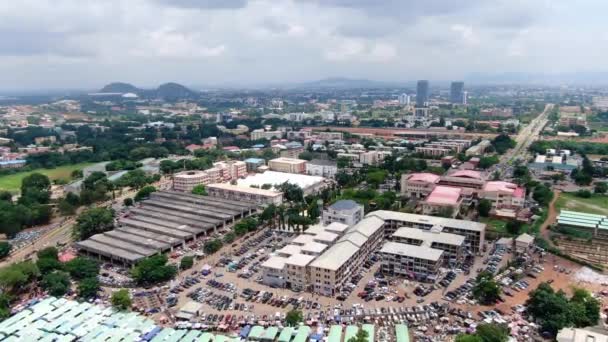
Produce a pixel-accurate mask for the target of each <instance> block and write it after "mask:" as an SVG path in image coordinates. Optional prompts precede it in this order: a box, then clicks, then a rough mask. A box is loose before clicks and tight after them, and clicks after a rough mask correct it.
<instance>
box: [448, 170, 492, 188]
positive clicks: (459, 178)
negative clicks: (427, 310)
mask: <svg viewBox="0 0 608 342" xmlns="http://www.w3.org/2000/svg"><path fill="white" fill-rule="evenodd" d="M485 182H486V181H485V180H484V177H483V175H482V174H481V172H479V171H474V170H458V171H456V172H452V173H449V174H448V175H446V176H441V177H440V178H439V182H438V183H437V184H439V185H445V186H454V187H461V188H473V189H481V188H483V186H484V184H485Z"/></svg>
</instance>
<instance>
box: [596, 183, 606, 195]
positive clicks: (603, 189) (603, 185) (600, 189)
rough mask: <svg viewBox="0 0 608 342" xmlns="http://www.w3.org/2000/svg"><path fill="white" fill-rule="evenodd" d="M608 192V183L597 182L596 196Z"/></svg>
mask: <svg viewBox="0 0 608 342" xmlns="http://www.w3.org/2000/svg"><path fill="white" fill-rule="evenodd" d="M606 191H608V183H606V182H597V183H595V189H594V192H595V193H596V194H605V193H606Z"/></svg>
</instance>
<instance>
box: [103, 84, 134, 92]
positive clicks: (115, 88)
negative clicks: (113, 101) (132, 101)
mask: <svg viewBox="0 0 608 342" xmlns="http://www.w3.org/2000/svg"><path fill="white" fill-rule="evenodd" d="M99 92H101V93H136V94H137V93H139V92H140V89H138V88H137V87H136V86H134V85H132V84H129V83H123V82H113V83H110V84H108V85H106V86H105V87H103V88H101V90H100V91H99Z"/></svg>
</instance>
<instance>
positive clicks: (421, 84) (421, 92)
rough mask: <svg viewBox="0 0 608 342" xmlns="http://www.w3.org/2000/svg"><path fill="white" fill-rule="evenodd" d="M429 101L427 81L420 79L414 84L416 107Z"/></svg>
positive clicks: (422, 105)
mask: <svg viewBox="0 0 608 342" xmlns="http://www.w3.org/2000/svg"><path fill="white" fill-rule="evenodd" d="M428 103H429V81H427V80H420V81H418V83H417V85H416V107H426V106H427V105H428Z"/></svg>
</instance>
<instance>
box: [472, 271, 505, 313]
mask: <svg viewBox="0 0 608 342" xmlns="http://www.w3.org/2000/svg"><path fill="white" fill-rule="evenodd" d="M500 292H501V291H500V286H499V285H498V283H497V282H496V281H495V280H494V277H493V275H492V273H490V272H486V271H484V272H481V273H479V274H478V275H477V278H476V279H475V286H474V287H473V297H475V299H477V300H478V301H479V302H480V303H481V304H484V305H491V304H495V303H496V301H497V300H498V298H499V297H500Z"/></svg>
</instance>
